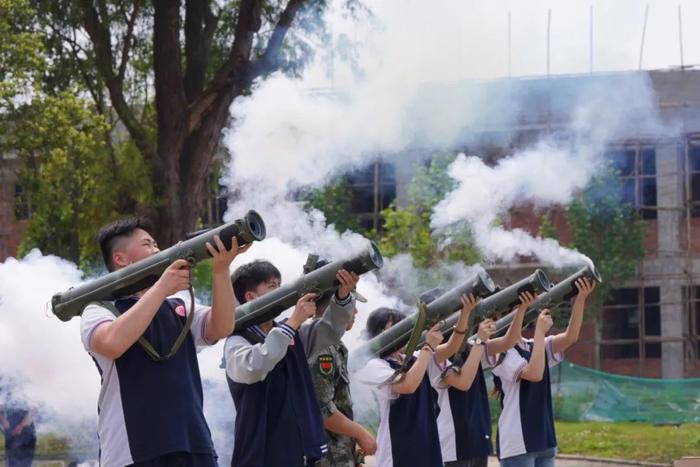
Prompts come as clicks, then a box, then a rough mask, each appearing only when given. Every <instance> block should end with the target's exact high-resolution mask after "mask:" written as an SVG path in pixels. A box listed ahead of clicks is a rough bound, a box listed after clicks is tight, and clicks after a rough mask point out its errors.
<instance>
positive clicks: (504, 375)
mask: <svg viewBox="0 0 700 467" xmlns="http://www.w3.org/2000/svg"><path fill="white" fill-rule="evenodd" d="M526 366H527V360H525V359H524V358H523V357H521V356H520V354H519V353H518V351H517V350H515V349H509V350H508V351H507V352H506V356H505V358H504V359H503V361H502V362H501V364H500V365H496V366H495V367H494V368H493V370H491V371H492V372H493V374H494V375H496V376H498V377H499V378H501V379H503V380H506V381H511V382H515V381H518V379H520V373H522V371H523V369H524V368H525V367H526Z"/></svg>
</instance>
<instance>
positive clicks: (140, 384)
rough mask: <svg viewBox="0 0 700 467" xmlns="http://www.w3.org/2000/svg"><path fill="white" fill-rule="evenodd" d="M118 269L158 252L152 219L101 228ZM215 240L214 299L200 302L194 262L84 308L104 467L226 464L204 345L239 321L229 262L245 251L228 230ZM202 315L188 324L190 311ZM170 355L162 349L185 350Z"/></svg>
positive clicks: (105, 250) (111, 264)
mask: <svg viewBox="0 0 700 467" xmlns="http://www.w3.org/2000/svg"><path fill="white" fill-rule="evenodd" d="M97 238H98V241H99V243H100V248H101V250H102V255H103V257H104V261H105V265H106V266H107V269H109V270H110V271H114V270H117V269H121V268H123V267H125V266H128V265H129V264H131V263H133V262H136V261H139V260H141V259H143V258H147V257H149V256H151V255H154V254H156V253H158V252H159V251H160V250H159V249H158V245H157V244H156V241H155V240H154V239H153V237H152V236H151V234H150V226H149V225H148V223H146V222H145V221H144V220H142V219H137V218H130V219H123V220H119V221H116V222H114V223H112V224H109V225H107V226H106V227H104V228H103V229H102V230H101V231H100V233H99V234H98V237H97ZM215 243H216V246H213V245H211V244H209V243H207V249H208V250H209V252H210V253H211V255H212V256H213V267H212V306H211V308H203V307H195V309H190V308H191V301H190V297H189V294H187V293H186V292H185V293H184V294H178V292H183V291H186V290H187V289H188V288H189V287H190V274H189V263H188V262H187V261H185V260H178V261H175V262H174V263H173V264H171V265H170V266H169V267H168V268H167V269H166V270H165V271H164V272H163V274H162V275H161V276H160V278H159V279H158V281H157V282H156V283H155V284H153V286H151V287H150V288H149V289H146V290H142V291H141V292H138V293H136V294H135V295H134V296H130V297H124V298H120V299H118V300H116V301H115V302H113V303H102V304H91V305H89V306H88V307H86V308H85V311H84V312H83V314H82V317H81V336H82V341H83V345H84V346H85V349H86V350H87V351H88V353H89V354H90V356H91V357H92V358H93V360H94V361H95V364H96V365H97V368H98V370H99V372H100V376H101V378H102V389H101V391H100V396H99V400H98V413H99V416H98V436H99V442H100V465H101V466H102V467H123V466H126V465H137V466H196V467H199V466H207V467H208V466H212V467H213V466H216V465H217V463H216V453H215V451H214V446H213V444H212V440H211V433H210V431H209V427H208V426H207V423H206V420H205V419H204V413H203V410H202V383H201V379H200V375H199V366H198V363H197V355H196V352H197V349H198V348H201V347H203V346H206V345H211V344H214V343H215V342H216V341H217V340H218V339H221V338H223V337H225V336H227V335H229V334H230V333H231V332H233V328H234V320H235V317H234V306H235V303H234V299H233V288H232V287H231V282H230V280H229V265H230V264H231V261H233V259H234V258H235V257H236V255H237V254H238V253H239V252H242V251H244V250H245V249H246V248H247V246H246V247H243V248H241V249H239V248H238V242H237V241H236V239H235V238H233V241H232V244H231V249H230V250H226V248H225V247H224V245H223V243H222V242H221V240H220V239H219V238H218V237H215ZM191 314H192V316H191V317H192V321H191V327H190V329H189V331H186V334H185V330H186V323H187V317H188V316H190V315H191ZM181 334H184V340H182V341H181V342H182V343H181V345H180V347H179V348H177V350H176V352H175V353H174V354H173V355H172V357H171V358H168V359H164V360H162V359H158V358H157V357H154V355H153V354H152V352H150V351H147V350H146V349H147V346H145V345H140V344H139V343H137V341H138V340H139V338H140V337H142V336H143V337H144V338H145V339H146V340H147V341H148V342H149V343H150V344H151V346H152V350H155V352H157V353H158V354H159V355H167V354H168V353H169V352H170V351H171V350H175V347H176V346H174V345H173V344H174V342H175V341H176V340H177V339H178V338H179V337H180V335H181Z"/></svg>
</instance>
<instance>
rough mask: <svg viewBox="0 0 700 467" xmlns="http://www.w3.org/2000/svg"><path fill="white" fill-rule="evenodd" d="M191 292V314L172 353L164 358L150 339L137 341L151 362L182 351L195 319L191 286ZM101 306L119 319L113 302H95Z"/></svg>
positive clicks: (167, 357)
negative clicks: (181, 348)
mask: <svg viewBox="0 0 700 467" xmlns="http://www.w3.org/2000/svg"><path fill="white" fill-rule="evenodd" d="M189 292H190V312H189V314H188V315H187V318H186V319H185V324H184V326H183V327H182V331H180V335H179V336H177V339H175V342H173V346H172V347H171V348H170V352H168V354H167V355H165V356H162V355H161V354H160V353H158V351H157V350H156V349H155V347H153V345H152V344H151V343H150V342H148V339H146V338H145V337H143V336H141V337H139V340H138V341H136V342H137V343H138V344H139V345H140V346H141V348H142V349H143V351H144V352H146V355H148V356H149V357H151V360H153V361H154V362H162V361H165V360H168V359H170V358H172V356H173V355H175V354H176V353H177V351H178V350H180V347H181V346H182V343H183V342H185V338H186V337H187V333H188V332H190V327H191V326H192V319H193V318H194V289H193V288H192V286H191V285H190V287H189ZM95 303H97V304H99V305H100V306H102V307H104V308H107V309H108V310H109V311H111V312H112V314H113V315H114V316H116V317H119V316H120V315H121V313H120V312H119V310H117V307H115V306H114V303H113V302H103V301H100V302H95Z"/></svg>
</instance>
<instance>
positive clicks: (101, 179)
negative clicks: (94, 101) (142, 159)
mask: <svg viewBox="0 0 700 467" xmlns="http://www.w3.org/2000/svg"><path fill="white" fill-rule="evenodd" d="M20 114H21V118H18V119H17V120H16V123H15V126H14V127H13V131H12V132H11V134H10V135H8V145H9V146H10V147H12V148H14V150H15V151H16V152H17V154H18V156H19V157H20V160H21V162H22V166H21V169H20V172H19V177H20V180H21V181H22V183H23V185H24V187H25V188H26V189H27V191H28V193H29V196H30V199H31V200H32V206H33V212H32V217H31V220H30V223H29V228H28V230H27V233H26V236H25V238H24V241H23V242H22V245H21V248H20V253H21V254H24V253H26V252H27V251H28V250H29V249H31V248H34V247H38V248H40V249H41V250H42V251H43V252H45V253H53V254H57V255H60V256H62V257H64V258H69V259H71V260H73V261H76V262H78V261H88V260H92V259H95V258H96V256H97V254H98V251H97V245H96V242H95V241H94V236H95V233H96V230H97V228H98V227H99V226H100V225H102V224H103V223H105V222H106V221H107V220H109V219H110V218H111V217H112V216H113V214H114V206H115V197H116V195H117V194H118V192H117V190H115V184H114V178H113V174H114V173H115V172H116V171H117V170H118V169H117V167H116V165H117V164H118V162H117V161H115V160H113V159H112V158H110V154H109V151H108V150H107V145H106V143H105V140H104V136H105V134H106V132H107V129H108V126H107V124H106V122H105V120H104V119H103V118H102V117H100V116H99V115H97V114H96V113H95V111H94V108H93V106H91V105H90V104H88V103H86V102H85V101H84V100H82V99H80V98H78V97H76V96H75V95H74V94H72V93H68V92H64V93H61V94H59V95H58V96H56V97H47V98H44V99H40V98H37V99H35V100H34V101H32V103H31V104H30V105H28V106H26V107H24V108H22V109H21V112H20Z"/></svg>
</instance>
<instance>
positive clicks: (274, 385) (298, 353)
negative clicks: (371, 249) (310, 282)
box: [224, 261, 359, 467]
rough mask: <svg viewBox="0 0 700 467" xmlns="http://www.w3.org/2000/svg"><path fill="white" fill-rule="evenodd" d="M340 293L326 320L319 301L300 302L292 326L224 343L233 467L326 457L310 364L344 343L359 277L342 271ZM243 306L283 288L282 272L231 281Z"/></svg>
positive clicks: (237, 275) (259, 270) (260, 269)
mask: <svg viewBox="0 0 700 467" xmlns="http://www.w3.org/2000/svg"><path fill="white" fill-rule="evenodd" d="M336 278H337V279H338V281H339V283H340V287H339V288H338V290H337V291H336V293H335V294H334V296H333V298H332V299H331V302H330V305H329V307H328V309H327V310H326V312H325V313H324V314H323V316H322V317H321V318H318V319H315V320H312V321H308V320H309V319H310V318H312V317H314V315H315V313H316V303H315V302H314V300H315V299H316V298H317V296H316V294H312V293H310V294H306V295H304V296H303V297H301V298H300V299H299V301H298V302H297V304H296V306H295V308H294V311H293V312H292V314H291V316H290V317H289V319H287V320H286V321H281V322H276V321H274V320H269V321H267V322H265V323H262V324H260V325H254V326H251V327H249V328H247V329H244V330H240V331H237V332H236V333H235V334H234V335H233V336H231V337H229V338H228V339H226V344H225V346H224V363H225V367H226V377H227V380H228V384H229V389H230V391H231V396H232V397H233V402H234V405H235V406H236V423H235V440H234V448H233V457H232V459H231V465H232V466H236V467H250V466H265V467H277V466H279V467H282V466H284V467H300V466H306V465H313V464H314V462H315V461H316V460H317V459H320V458H321V457H323V456H324V455H326V453H327V450H328V448H327V446H326V436H325V431H324V429H323V418H322V417H321V409H320V408H319V405H318V401H317V399H316V394H315V393H314V387H313V382H312V379H311V374H310V372H309V366H308V364H307V359H308V356H309V355H313V354H316V353H318V352H319V351H321V350H322V349H325V348H327V347H328V346H330V345H333V344H337V343H338V342H339V341H340V338H341V337H342V335H343V333H344V332H345V328H346V327H347V325H348V322H349V321H350V319H351V317H352V314H353V310H354V308H355V305H354V299H353V296H352V294H351V291H352V290H353V289H354V288H355V285H356V284H357V281H358V279H359V277H358V276H357V274H355V273H351V272H348V271H345V270H340V271H338V273H337V275H336ZM231 281H232V282H233V288H234V291H235V294H236V298H237V299H238V301H239V303H246V302H248V301H250V300H253V299H255V298H257V297H260V296H262V295H265V294H266V293H268V292H270V291H271V290H274V289H276V288H278V287H279V286H280V281H281V274H280V272H279V270H277V268H276V267H275V266H273V265H272V264H271V263H269V262H267V261H254V262H252V263H249V264H246V265H244V266H241V267H240V268H238V269H237V270H236V271H235V272H234V273H233V275H232V276H231Z"/></svg>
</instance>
